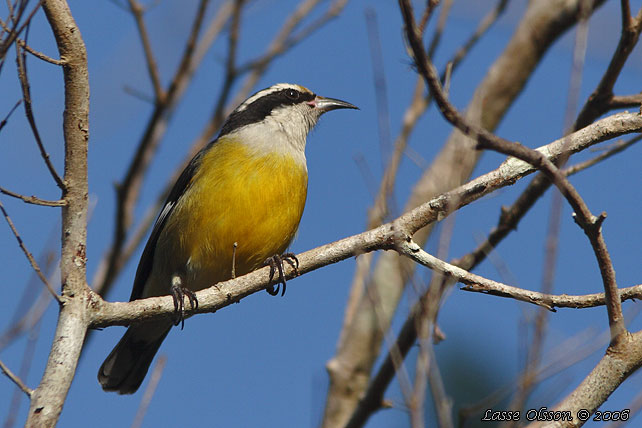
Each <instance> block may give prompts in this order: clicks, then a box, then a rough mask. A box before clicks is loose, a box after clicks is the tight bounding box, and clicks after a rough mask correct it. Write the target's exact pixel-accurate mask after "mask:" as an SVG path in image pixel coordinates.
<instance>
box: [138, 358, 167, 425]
mask: <svg viewBox="0 0 642 428" xmlns="http://www.w3.org/2000/svg"><path fill="white" fill-rule="evenodd" d="M165 363H167V356H166V355H165V354H163V355H161V356H159V357H158V360H157V361H156V364H155V365H154V368H153V369H152V374H151V376H150V378H149V383H148V384H147V388H145V392H144V393H143V398H141V400H140V406H139V407H138V411H137V412H136V416H135V417H134V421H133V422H132V426H131V428H140V427H142V426H143V419H144V418H145V414H146V413H147V409H148V408H149V404H150V403H151V402H152V398H153V397H154V393H155V392H156V387H157V386H158V383H159V382H160V379H161V376H162V375H163V370H164V369H165Z"/></svg>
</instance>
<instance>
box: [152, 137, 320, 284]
mask: <svg viewBox="0 0 642 428" xmlns="http://www.w3.org/2000/svg"><path fill="white" fill-rule="evenodd" d="M307 182H308V177H307V169H306V167H305V163H304V162H302V161H301V160H299V159H295V158H294V157H292V156H291V155H287V154H283V153H265V152H257V151H252V150H251V149H249V148H248V147H247V146H244V145H242V144H238V143H235V142H233V141H230V140H226V139H222V140H221V141H218V142H217V143H216V144H214V145H213V146H212V147H211V148H210V150H209V151H208V152H207V153H206V154H205V155H204V156H203V158H202V160H201V165H200V167H199V169H198V171H197V172H196V174H195V175H194V177H193V179H192V182H191V184H190V186H189V188H188V190H187V191H186V194H185V195H184V196H185V197H182V198H181V199H180V200H179V202H178V204H177V205H176V207H175V208H174V211H173V212H172V214H171V217H170V218H168V220H167V223H166V224H165V228H164V230H163V232H162V234H161V236H160V237H159V244H160V245H163V246H167V247H166V248H167V249H169V251H165V252H164V253H165V254H168V255H169V257H167V258H166V260H164V261H160V260H159V261H158V262H161V263H164V266H163V269H162V270H165V271H166V272H168V273H169V271H170V270H176V269H180V270H182V271H184V274H185V275H186V278H185V279H186V282H187V284H185V285H186V286H187V287H188V288H190V289H193V290H198V289H201V288H205V287H209V286H211V285H213V284H214V283H216V282H219V281H224V280H227V279H230V278H231V272H232V256H233V254H234V243H236V244H237V248H236V256H235V263H234V265H235V271H236V274H237V275H243V274H245V273H248V272H250V271H252V270H254V269H256V268H258V267H260V266H262V265H263V262H264V261H265V259H267V258H268V257H271V256H273V255H275V254H282V253H283V252H284V251H285V250H286V248H287V247H288V245H289V244H290V242H291V241H292V239H293V238H294V236H295V234H296V231H297V228H298V226H299V221H300V220H301V215H302V214H303V208H304V205H305V199H306V195H307ZM172 255H174V256H173V257H172ZM170 274H171V273H170ZM163 276H164V275H163Z"/></svg>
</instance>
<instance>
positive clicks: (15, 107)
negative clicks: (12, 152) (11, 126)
mask: <svg viewBox="0 0 642 428" xmlns="http://www.w3.org/2000/svg"><path fill="white" fill-rule="evenodd" d="M21 102H22V100H18V101H17V102H16V103H15V104H14V106H13V107H11V110H9V113H7V115H6V116H5V117H4V119H2V121H0V130H2V128H4V127H5V125H6V124H7V121H8V120H9V118H10V117H11V115H12V114H13V112H14V111H16V109H17V108H18V106H19V105H20V103H21Z"/></svg>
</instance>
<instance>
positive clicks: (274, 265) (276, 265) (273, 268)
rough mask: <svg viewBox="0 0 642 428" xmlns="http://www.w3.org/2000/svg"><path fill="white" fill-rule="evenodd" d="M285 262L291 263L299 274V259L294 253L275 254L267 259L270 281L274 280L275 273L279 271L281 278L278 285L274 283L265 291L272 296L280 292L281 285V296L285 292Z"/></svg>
mask: <svg viewBox="0 0 642 428" xmlns="http://www.w3.org/2000/svg"><path fill="white" fill-rule="evenodd" d="M283 262H286V263H287V264H289V265H290V266H291V267H292V269H294V274H295V275H298V274H299V271H298V268H299V260H298V259H297V258H296V256H295V255H294V253H285V254H282V255H280V256H279V255H278V254H275V255H273V256H272V257H269V258H268V259H267V260H265V266H270V282H272V279H274V274H275V273H276V272H277V271H278V272H279V278H278V282H277V283H276V287H275V286H274V285H270V286H269V287H268V288H266V289H265V291H267V292H268V294H270V295H271V296H276V295H277V294H279V287H280V286H283V288H282V290H281V296H283V295H284V294H285V283H286V281H285V275H284V274H283Z"/></svg>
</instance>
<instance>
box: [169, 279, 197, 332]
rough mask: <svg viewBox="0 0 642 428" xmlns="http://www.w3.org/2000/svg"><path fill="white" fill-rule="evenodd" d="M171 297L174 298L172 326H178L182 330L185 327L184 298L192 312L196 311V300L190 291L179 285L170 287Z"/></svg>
mask: <svg viewBox="0 0 642 428" xmlns="http://www.w3.org/2000/svg"><path fill="white" fill-rule="evenodd" d="M172 297H173V298H174V325H179V324H180V325H181V330H182V329H183V327H185V297H187V300H189V305H190V307H191V308H192V310H194V309H198V299H197V298H196V294H195V293H194V292H193V291H192V290H190V289H188V288H185V287H181V286H180V285H172Z"/></svg>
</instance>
